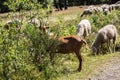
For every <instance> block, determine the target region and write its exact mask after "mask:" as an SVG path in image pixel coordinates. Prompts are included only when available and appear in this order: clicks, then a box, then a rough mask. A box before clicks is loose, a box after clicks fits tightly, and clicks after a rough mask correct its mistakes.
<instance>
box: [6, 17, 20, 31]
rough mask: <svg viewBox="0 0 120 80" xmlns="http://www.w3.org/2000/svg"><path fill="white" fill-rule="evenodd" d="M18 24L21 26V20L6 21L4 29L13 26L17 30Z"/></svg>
mask: <svg viewBox="0 0 120 80" xmlns="http://www.w3.org/2000/svg"><path fill="white" fill-rule="evenodd" d="M20 24H22V22H21V20H19V19H13V20H9V21H7V22H6V24H5V26H4V27H5V28H6V29H10V27H12V26H15V28H17V29H18V28H20Z"/></svg>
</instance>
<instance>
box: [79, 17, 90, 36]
mask: <svg viewBox="0 0 120 80" xmlns="http://www.w3.org/2000/svg"><path fill="white" fill-rule="evenodd" d="M90 33H91V24H90V22H89V20H87V19H83V20H81V21H80V23H79V24H78V28H77V35H78V36H84V38H85V37H86V36H88V35H89V34H90Z"/></svg>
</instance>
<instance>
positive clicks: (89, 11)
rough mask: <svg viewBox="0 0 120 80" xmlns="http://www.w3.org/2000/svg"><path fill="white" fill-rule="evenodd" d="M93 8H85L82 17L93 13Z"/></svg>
mask: <svg viewBox="0 0 120 80" xmlns="http://www.w3.org/2000/svg"><path fill="white" fill-rule="evenodd" d="M91 14H92V10H91V9H84V11H83V12H82V13H81V15H80V17H83V16H84V15H91Z"/></svg>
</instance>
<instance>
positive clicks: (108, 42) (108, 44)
mask: <svg viewBox="0 0 120 80" xmlns="http://www.w3.org/2000/svg"><path fill="white" fill-rule="evenodd" d="M107 46H108V49H109V51H110V53H112V51H111V48H110V39H109V40H108V41H107Z"/></svg>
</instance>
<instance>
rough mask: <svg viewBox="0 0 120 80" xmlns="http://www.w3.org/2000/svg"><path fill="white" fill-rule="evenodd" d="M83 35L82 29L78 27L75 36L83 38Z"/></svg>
mask: <svg viewBox="0 0 120 80" xmlns="http://www.w3.org/2000/svg"><path fill="white" fill-rule="evenodd" d="M83 33H84V28H83V27H82V26H80V25H78V29H77V36H83Z"/></svg>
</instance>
